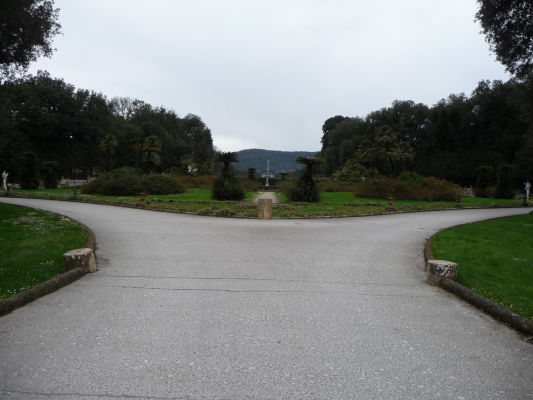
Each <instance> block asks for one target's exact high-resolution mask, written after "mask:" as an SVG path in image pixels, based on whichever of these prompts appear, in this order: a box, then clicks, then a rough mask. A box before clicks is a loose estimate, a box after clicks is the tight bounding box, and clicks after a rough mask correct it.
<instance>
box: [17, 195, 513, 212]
mask: <svg viewBox="0 0 533 400" xmlns="http://www.w3.org/2000/svg"><path fill="white" fill-rule="evenodd" d="M253 194H254V192H251V191H248V192H247V193H246V198H245V200H244V201H242V202H239V201H216V200H212V199H211V191H210V190H209V189H189V190H187V191H186V192H185V193H182V194H169V195H149V196H146V200H147V202H146V203H145V204H144V205H143V207H144V208H148V209H155V210H164V211H174V212H189V213H194V214H204V215H219V216H241V217H255V216H257V209H256V208H255V207H254V206H253V205H252V204H251V200H252V197H253ZM13 195H15V196H16V195H19V196H24V197H34V198H48V199H57V200H70V199H71V198H72V196H73V192H72V189H41V190H14V191H13ZM321 196H322V200H321V201H320V202H319V203H293V202H289V201H288V200H287V197H286V196H285V195H284V194H283V193H281V194H280V202H281V204H280V206H278V207H277V208H275V209H274V212H273V215H274V217H288V218H294V217H304V218H305V217H317V216H346V215H368V214H381V213H385V212H387V207H386V206H387V200H386V199H367V198H356V197H355V196H354V195H353V193H351V192H322V193H321ZM77 200H80V201H85V202H88V203H100V204H112V205H118V206H131V207H135V206H137V204H138V202H139V196H99V195H86V194H81V193H80V192H79V191H78V194H77ZM519 205H520V201H519V200H512V199H511V200H509V199H485V198H476V197H464V198H462V199H461V206H463V207H507V206H511V207H512V206H519ZM455 206H456V203H455V202H453V201H448V202H446V201H433V202H431V201H413V200H395V201H394V207H395V208H396V210H397V211H407V212H408V211H424V210H438V209H443V208H453V207H455Z"/></svg>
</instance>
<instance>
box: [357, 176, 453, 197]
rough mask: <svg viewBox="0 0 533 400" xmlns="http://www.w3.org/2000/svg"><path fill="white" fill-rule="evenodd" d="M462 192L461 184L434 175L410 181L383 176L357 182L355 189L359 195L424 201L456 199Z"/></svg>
mask: <svg viewBox="0 0 533 400" xmlns="http://www.w3.org/2000/svg"><path fill="white" fill-rule="evenodd" d="M461 193H462V189H461V187H460V186H458V185H455V184H453V183H450V182H447V181H444V180H442V179H437V178H433V177H428V178H423V177H417V179H416V180H410V181H407V180H402V179H397V178H386V177H382V178H379V179H375V180H372V181H367V182H362V183H358V184H355V190H354V194H355V196H357V197H365V198H387V197H394V198H395V199H398V200H424V201H455V200H456V199H457V198H460V197H461Z"/></svg>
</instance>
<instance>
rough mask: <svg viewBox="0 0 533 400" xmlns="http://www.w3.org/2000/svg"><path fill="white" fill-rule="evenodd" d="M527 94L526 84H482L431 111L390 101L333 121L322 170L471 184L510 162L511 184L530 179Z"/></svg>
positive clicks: (532, 136)
mask: <svg viewBox="0 0 533 400" xmlns="http://www.w3.org/2000/svg"><path fill="white" fill-rule="evenodd" d="M531 93H532V92H531V87H530V84H529V83H528V82H520V81H517V80H514V79H512V80H510V81H508V82H501V81H494V82H489V81H481V82H479V84H478V86H477V88H476V89H475V90H474V91H473V93H472V94H471V96H465V95H464V94H459V95H450V96H449V97H448V98H446V99H442V100H441V101H439V102H438V103H437V104H435V105H434V106H432V107H428V106H425V105H424V104H417V103H414V102H412V101H395V102H393V104H392V105H391V106H390V107H385V108H382V109H381V110H378V111H374V112H371V113H370V114H368V115H367V116H366V117H365V118H358V117H339V116H336V117H333V118H330V119H328V120H327V121H326V123H325V124H324V126H325V127H326V128H327V129H323V132H324V135H323V137H322V143H323V146H322V150H321V156H322V157H323V158H324V160H325V172H326V173H327V174H334V173H335V172H337V171H342V173H339V174H337V176H348V175H350V174H351V175H354V176H355V175H358V174H359V175H363V174H362V173H356V172H358V171H359V170H360V171H377V172H379V173H380V174H382V175H386V176H397V175H399V174H400V173H401V172H402V171H405V170H410V171H414V172H417V173H419V174H422V175H425V176H435V177H437V178H443V179H447V180H450V181H453V182H456V183H459V184H462V185H472V186H474V185H476V181H477V179H478V174H479V173H480V172H479V171H480V167H483V166H487V167H488V168H489V170H490V171H492V175H493V176H492V181H493V183H495V182H496V180H497V179H496V174H497V171H498V169H499V166H500V165H503V164H509V165H512V166H513V173H512V174H509V173H507V175H512V176H511V178H510V179H512V180H513V182H515V185H517V184H518V183H519V181H521V180H525V179H530V180H531V179H532V178H533V163H532V159H533V110H532V109H531V104H532V103H531V99H530V97H531ZM343 167H346V168H343ZM348 172H349V173H348ZM352 172H353V173H352Z"/></svg>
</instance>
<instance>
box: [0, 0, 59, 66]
mask: <svg viewBox="0 0 533 400" xmlns="http://www.w3.org/2000/svg"><path fill="white" fill-rule="evenodd" d="M58 12H59V10H58V9H56V8H54V1H53V0H16V1H13V0H0V72H1V73H2V74H3V75H4V76H6V77H7V76H10V75H12V74H13V73H14V72H16V71H23V70H26V69H27V68H28V65H29V64H30V63H31V62H32V61H35V60H36V59H37V57H39V56H50V55H51V54H52V52H53V49H52V38H53V37H54V36H55V35H57V34H58V33H59V31H60V28H61V25H60V24H59V22H58V20H57V19H58Z"/></svg>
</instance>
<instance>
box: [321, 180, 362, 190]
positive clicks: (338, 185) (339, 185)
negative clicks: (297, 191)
mask: <svg viewBox="0 0 533 400" xmlns="http://www.w3.org/2000/svg"><path fill="white" fill-rule="evenodd" d="M316 182H317V183H318V187H319V189H320V191H321V192H353V191H354V190H355V185H354V184H353V183H346V182H336V181H333V180H331V179H320V180H319V179H317V180H316Z"/></svg>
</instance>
